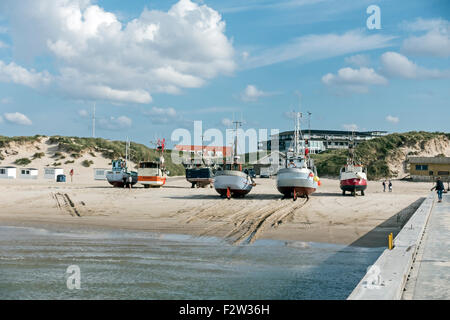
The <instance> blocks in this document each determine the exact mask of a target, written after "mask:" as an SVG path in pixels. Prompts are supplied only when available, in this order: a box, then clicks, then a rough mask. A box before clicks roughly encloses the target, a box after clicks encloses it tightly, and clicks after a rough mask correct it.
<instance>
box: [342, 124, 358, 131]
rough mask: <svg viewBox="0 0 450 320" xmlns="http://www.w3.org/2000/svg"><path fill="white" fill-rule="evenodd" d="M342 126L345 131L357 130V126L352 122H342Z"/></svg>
mask: <svg viewBox="0 0 450 320" xmlns="http://www.w3.org/2000/svg"><path fill="white" fill-rule="evenodd" d="M342 128H344V129H345V130H347V131H358V126H357V125H356V124H354V123H351V124H343V125H342Z"/></svg>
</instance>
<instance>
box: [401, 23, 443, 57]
mask: <svg viewBox="0 0 450 320" xmlns="http://www.w3.org/2000/svg"><path fill="white" fill-rule="evenodd" d="M403 25H404V27H405V28H406V29H407V30H410V31H426V33H425V34H423V35H420V36H411V37H409V38H407V39H405V40H404V41H403V45H402V51H403V52H405V53H407V54H411V55H424V56H436V57H442V58H444V57H448V56H450V22H449V21H448V20H444V19H429V20H426V19H422V18H419V19H417V20H416V21H414V22H412V23H403Z"/></svg>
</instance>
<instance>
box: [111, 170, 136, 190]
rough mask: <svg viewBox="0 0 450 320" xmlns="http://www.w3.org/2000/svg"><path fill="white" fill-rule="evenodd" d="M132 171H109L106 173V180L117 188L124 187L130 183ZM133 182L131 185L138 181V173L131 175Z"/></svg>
mask: <svg viewBox="0 0 450 320" xmlns="http://www.w3.org/2000/svg"><path fill="white" fill-rule="evenodd" d="M129 176H130V173H127V172H109V173H107V174H106V180H107V181H108V183H109V184H110V185H112V186H113V187H116V188H123V187H124V186H126V185H127V184H128V182H127V181H128V177H129ZM131 177H132V182H131V185H132V186H133V185H135V184H136V183H137V180H138V177H137V175H131Z"/></svg>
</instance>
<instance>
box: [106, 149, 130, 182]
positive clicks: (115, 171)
mask: <svg viewBox="0 0 450 320" xmlns="http://www.w3.org/2000/svg"><path fill="white" fill-rule="evenodd" d="M129 147H130V142H129V141H127V142H126V146H125V160H123V159H117V160H113V161H112V162H111V164H112V169H111V170H109V171H107V172H106V180H107V181H108V182H109V184H111V185H112V186H114V187H117V188H123V187H125V186H126V187H128V186H130V185H131V186H133V185H135V184H136V183H137V180H138V176H137V172H136V171H129V170H128V166H127V162H128V160H129V159H128V156H129V152H128V150H129ZM130 177H131V182H130Z"/></svg>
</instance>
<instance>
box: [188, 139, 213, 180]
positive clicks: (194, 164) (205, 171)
mask: <svg viewBox="0 0 450 320" xmlns="http://www.w3.org/2000/svg"><path fill="white" fill-rule="evenodd" d="M203 153H204V150H203V136H202V151H201V159H196V158H195V157H194V159H189V160H186V161H184V162H183V165H184V168H185V170H186V180H187V181H188V182H190V183H191V188H195V187H197V188H205V187H207V186H211V188H212V187H213V185H212V184H213V182H214V171H215V163H214V162H211V161H207V160H206V159H205V158H204V156H203Z"/></svg>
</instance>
